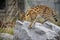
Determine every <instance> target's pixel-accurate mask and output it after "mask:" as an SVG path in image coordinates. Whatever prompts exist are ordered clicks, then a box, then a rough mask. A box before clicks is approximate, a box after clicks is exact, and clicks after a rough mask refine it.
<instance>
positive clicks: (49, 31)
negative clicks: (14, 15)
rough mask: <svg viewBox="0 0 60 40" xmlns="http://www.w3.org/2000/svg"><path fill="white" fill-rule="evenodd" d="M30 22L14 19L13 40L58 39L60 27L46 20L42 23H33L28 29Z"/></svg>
mask: <svg viewBox="0 0 60 40" xmlns="http://www.w3.org/2000/svg"><path fill="white" fill-rule="evenodd" d="M29 24H30V22H27V21H24V22H21V21H18V20H17V21H16V25H15V29H14V30H15V31H14V40H60V39H59V38H60V33H59V31H60V27H58V26H57V25H55V24H53V23H51V22H49V21H47V22H45V23H44V24H41V23H38V22H36V23H35V26H33V28H32V29H29V28H28V27H29Z"/></svg>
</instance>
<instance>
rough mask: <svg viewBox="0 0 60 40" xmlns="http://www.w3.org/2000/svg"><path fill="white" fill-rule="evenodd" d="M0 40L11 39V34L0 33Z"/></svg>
mask: <svg viewBox="0 0 60 40" xmlns="http://www.w3.org/2000/svg"><path fill="white" fill-rule="evenodd" d="M0 40H13V35H10V34H8V33H0Z"/></svg>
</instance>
